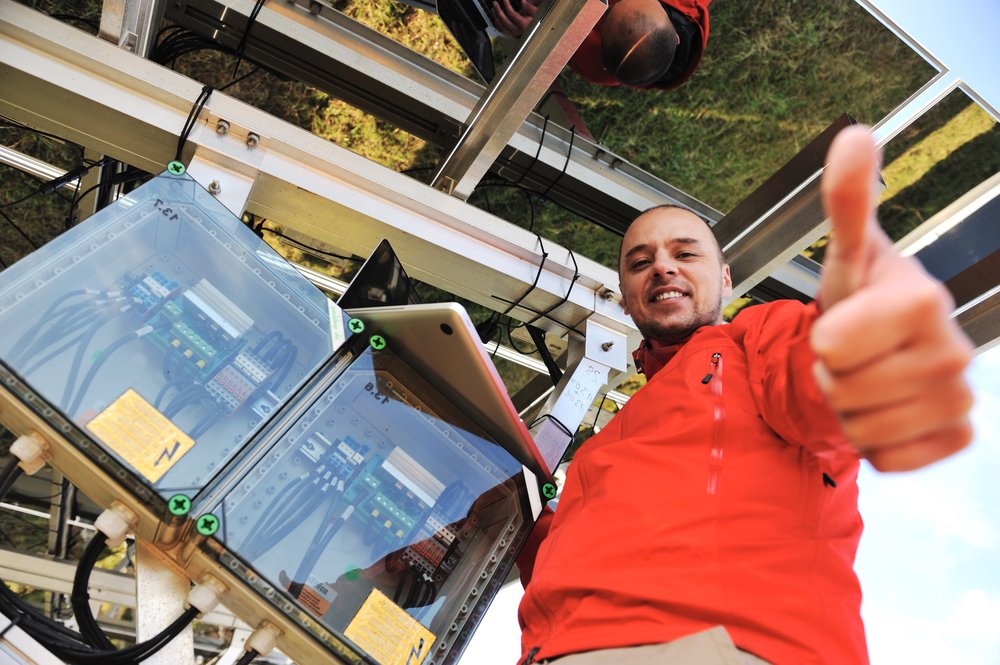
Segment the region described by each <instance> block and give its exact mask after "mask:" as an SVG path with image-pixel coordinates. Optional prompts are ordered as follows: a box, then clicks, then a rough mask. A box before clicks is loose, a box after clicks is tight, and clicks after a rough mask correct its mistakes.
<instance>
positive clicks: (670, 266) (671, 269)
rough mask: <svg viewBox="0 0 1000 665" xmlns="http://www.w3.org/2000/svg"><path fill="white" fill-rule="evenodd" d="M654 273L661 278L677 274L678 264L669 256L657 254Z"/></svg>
mask: <svg viewBox="0 0 1000 665" xmlns="http://www.w3.org/2000/svg"><path fill="white" fill-rule="evenodd" d="M653 274H654V275H655V276H657V277H661V278H662V277H671V276H673V275H676V274H677V264H676V262H674V261H673V260H671V258H670V257H669V256H657V257H656V258H655V259H654V260H653Z"/></svg>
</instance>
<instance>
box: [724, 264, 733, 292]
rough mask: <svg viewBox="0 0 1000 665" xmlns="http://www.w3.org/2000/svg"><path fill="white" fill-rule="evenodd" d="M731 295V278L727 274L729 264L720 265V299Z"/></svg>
mask: <svg viewBox="0 0 1000 665" xmlns="http://www.w3.org/2000/svg"><path fill="white" fill-rule="evenodd" d="M732 294H733V277H732V275H730V274H729V264H728V263H724V264H722V297H723V298H725V297H728V296H731V295H732Z"/></svg>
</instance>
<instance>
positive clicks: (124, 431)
mask: <svg viewBox="0 0 1000 665" xmlns="http://www.w3.org/2000/svg"><path fill="white" fill-rule="evenodd" d="M87 429H89V430H90V431H91V432H93V433H94V434H95V435H96V436H97V437H98V438H100V440H101V441H103V442H104V443H105V444H107V446H108V447H109V448H111V450H113V451H115V452H116V453H118V454H119V455H121V457H122V458H123V459H124V460H125V461H126V462H128V463H129V464H130V465H131V466H132V468H134V469H135V470H136V471H138V472H139V473H140V474H142V475H143V476H144V477H145V478H146V479H147V480H149V482H151V483H155V482H156V481H157V480H159V479H160V478H161V477H162V476H163V474H165V473H166V472H167V471H168V470H169V469H170V467H172V466H173V465H174V464H176V463H177V460H179V459H180V458H181V457H182V456H183V455H184V453H186V452H187V451H189V450H191V448H192V447H193V446H194V439H192V438H191V437H189V436H188V435H187V434H185V433H184V432H183V431H182V430H181V429H180V428H179V427H177V425H174V424H173V423H172V422H171V421H170V419H168V418H167V417H166V416H164V415H163V414H162V413H160V412H159V411H157V410H156V407H154V406H153V405H152V404H150V403H149V402H147V401H146V400H144V399H143V398H142V396H141V395H140V394H139V393H137V392H136V391H134V390H132V389H131V388H129V389H128V390H126V391H125V393H124V394H123V395H122V396H121V397H119V398H118V399H116V400H115V401H114V402H112V403H111V404H110V405H109V406H108V408H106V409H104V411H101V412H100V413H99V414H97V416H96V417H95V418H94V419H93V420H91V421H90V422H89V423H87Z"/></svg>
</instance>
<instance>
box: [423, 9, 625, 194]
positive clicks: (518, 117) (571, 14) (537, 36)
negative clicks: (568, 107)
mask: <svg viewBox="0 0 1000 665" xmlns="http://www.w3.org/2000/svg"><path fill="white" fill-rule="evenodd" d="M606 9H607V4H606V3H605V2H603V1H602V0H559V1H558V2H550V3H549V4H548V5H547V6H546V7H545V9H543V11H542V12H541V14H540V15H539V17H538V19H537V20H536V21H535V22H534V24H533V25H532V29H531V32H529V33H528V37H527V39H525V40H524V42H523V43H522V44H521V48H520V49H518V52H517V53H516V54H515V55H514V58H513V60H511V62H510V64H509V65H508V66H507V68H506V69H505V70H504V72H503V73H502V74H501V75H500V76H499V77H497V80H496V81H494V83H493V85H492V86H491V87H490V89H489V90H488V91H487V92H486V94H485V95H483V97H482V98H481V99H480V100H479V103H478V104H477V105H476V107H475V108H474V109H473V110H472V113H471V114H470V115H469V118H468V120H467V121H466V123H465V131H463V132H462V137H461V138H460V139H459V140H458V143H457V144H456V145H455V147H454V148H453V149H452V151H451V154H449V155H448V157H447V158H446V159H445V160H444V162H443V163H442V164H441V168H440V170H438V173H437V175H436V176H434V181H433V186H434V187H436V188H437V189H440V190H443V191H445V192H448V193H449V194H452V195H454V196H457V197H458V198H460V199H467V198H469V196H470V195H471V194H472V191H473V190H474V189H475V188H476V186H477V185H478V184H479V181H480V180H481V179H482V177H483V176H484V175H485V174H486V172H487V171H488V170H489V169H490V167H491V166H493V162H494V161H496V158H497V156H499V154H500V151H501V150H502V149H503V148H504V147H506V146H507V142H508V141H509V140H510V138H511V137H512V136H513V135H514V133H515V132H516V131H517V129H518V128H519V127H520V126H521V125H522V124H523V123H524V119H525V118H526V117H527V116H528V114H529V113H530V112H531V110H532V109H533V108H534V107H535V105H536V104H538V101H539V100H540V99H541V98H542V95H543V94H545V91H546V90H548V88H549V86H550V85H552V81H554V80H555V78H556V76H557V75H558V74H559V72H560V71H561V70H562V68H563V67H565V66H566V63H567V62H569V59H570V58H571V57H573V54H574V53H575V52H576V49H577V47H578V46H579V45H580V44H581V43H582V42H583V40H584V38H585V37H586V36H587V35H588V34H589V33H590V31H591V29H592V28H593V27H594V25H595V24H596V23H597V20H598V19H599V18H600V17H601V15H602V14H603V13H604V11H605V10H606Z"/></svg>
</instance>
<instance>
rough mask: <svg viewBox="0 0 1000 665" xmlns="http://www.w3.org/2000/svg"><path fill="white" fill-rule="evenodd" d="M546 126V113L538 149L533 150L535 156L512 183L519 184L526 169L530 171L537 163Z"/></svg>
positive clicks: (543, 141) (525, 174)
mask: <svg viewBox="0 0 1000 665" xmlns="http://www.w3.org/2000/svg"><path fill="white" fill-rule="evenodd" d="M548 128H549V116H548V115H546V116H545V120H544V121H543V122H542V138H540V139H538V149H537V150H535V156H534V157H533V158H532V159H531V163H530V164H528V166H526V167H525V169H524V171H522V172H521V177H520V178H518V179H517V180H516V181H515V182H514V183H512V184H514V185H520V184H521V182H522V181H524V178H525V176H527V175H528V171H530V170H531V168H532V167H533V166H534V165H535V164H537V163H538V156H539V155H541V154H542V144H543V143H545V132H546V131H547V130H548Z"/></svg>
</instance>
